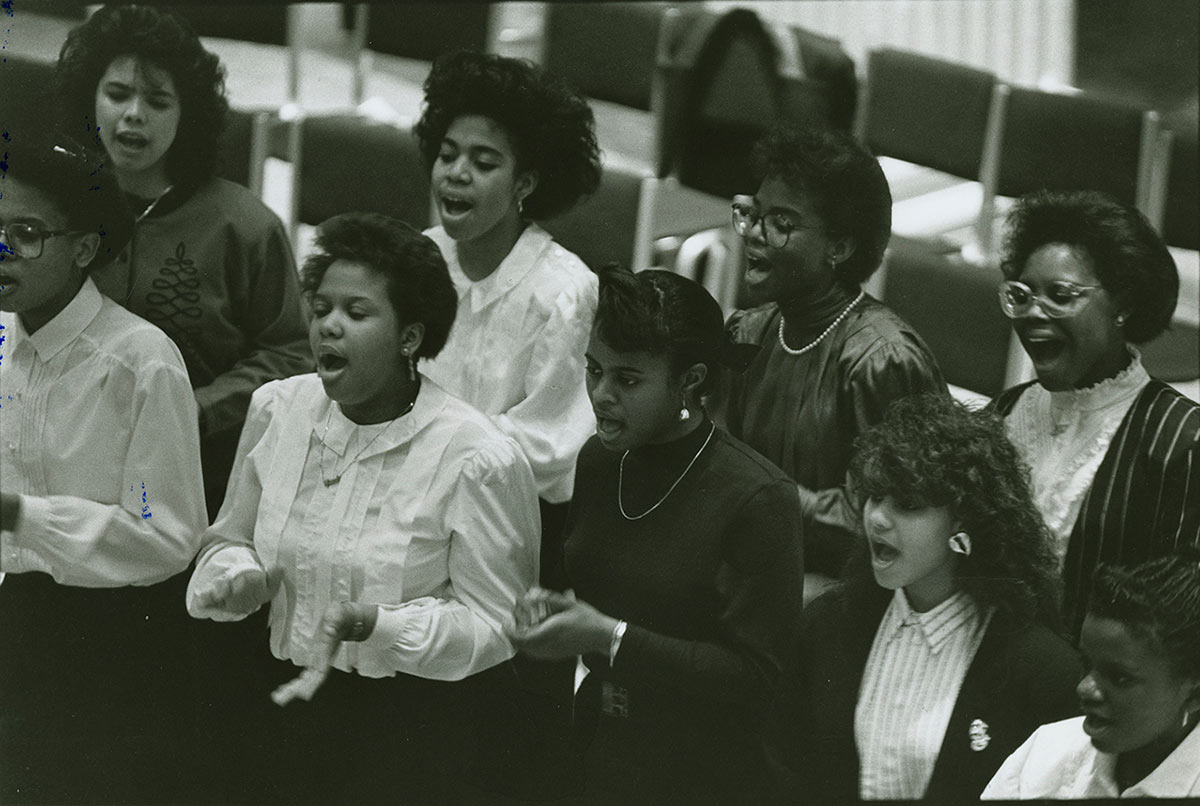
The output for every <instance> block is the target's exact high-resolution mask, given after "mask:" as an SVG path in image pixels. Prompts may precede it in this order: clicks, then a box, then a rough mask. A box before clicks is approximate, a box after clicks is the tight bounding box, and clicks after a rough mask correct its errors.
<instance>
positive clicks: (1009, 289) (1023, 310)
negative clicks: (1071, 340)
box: [1000, 280, 1103, 319]
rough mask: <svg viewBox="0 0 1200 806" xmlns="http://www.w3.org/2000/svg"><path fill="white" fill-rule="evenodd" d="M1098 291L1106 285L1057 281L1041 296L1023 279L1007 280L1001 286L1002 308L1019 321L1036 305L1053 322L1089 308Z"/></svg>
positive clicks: (1047, 287)
mask: <svg viewBox="0 0 1200 806" xmlns="http://www.w3.org/2000/svg"><path fill="white" fill-rule="evenodd" d="M1097 288H1103V286H1099V285H1079V284H1077V283H1071V282H1068V281H1066V280H1055V281H1054V282H1052V283H1049V284H1047V285H1046V288H1045V289H1044V290H1043V291H1042V293H1040V294H1038V293H1035V292H1034V290H1033V289H1032V288H1030V287H1029V286H1027V285H1025V283H1022V282H1020V281H1019V280H1005V281H1004V282H1003V283H1001V284H1000V309H1001V310H1002V311H1004V315H1005V316H1007V317H1008V318H1009V319H1016V318H1017V317H1019V316H1027V315H1028V314H1029V312H1030V311H1032V310H1033V306H1034V305H1035V304H1036V305H1037V306H1038V307H1040V308H1041V309H1042V311H1043V312H1045V314H1046V316H1049V317H1050V318H1051V319H1064V318H1066V317H1068V316H1074V315H1075V314H1077V313H1079V312H1080V311H1082V310H1083V309H1084V308H1085V307H1087V304H1088V300H1089V299H1090V298H1091V292H1092V291H1094V290H1095V289H1097Z"/></svg>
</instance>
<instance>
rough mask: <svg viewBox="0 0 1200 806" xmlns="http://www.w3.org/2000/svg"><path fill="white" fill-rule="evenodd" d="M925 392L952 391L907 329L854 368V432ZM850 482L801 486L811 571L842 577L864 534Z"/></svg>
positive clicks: (850, 383)
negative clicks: (900, 402) (898, 403)
mask: <svg viewBox="0 0 1200 806" xmlns="http://www.w3.org/2000/svg"><path fill="white" fill-rule="evenodd" d="M925 393H935V394H941V395H946V394H949V391H948V390H947V389H946V382H945V381H944V380H943V379H942V373H941V370H940V369H938V366H937V363H936V362H935V361H934V359H933V357H932V356H931V355H930V354H929V352H928V351H927V350H925V349H924V347H923V346H922V345H921V344H920V343H919V342H917V341H915V340H913V339H911V338H909V337H908V335H907V334H904V333H902V334H901V338H897V339H893V340H890V341H888V342H886V343H883V344H881V345H879V346H878V347H876V348H875V349H872V350H870V351H869V352H868V353H866V354H865V355H864V356H863V357H862V358H861V359H860V360H859V361H858V362H857V363H856V364H855V366H854V367H853V368H852V370H851V372H850V374H849V377H848V380H847V383H846V387H845V389H844V390H843V394H844V395H845V397H846V407H847V409H848V410H849V411H850V412H852V415H851V416H852V420H853V424H852V425H850V427H851V428H852V429H853V431H852V433H853V434H855V435H858V434H861V433H863V432H864V431H867V430H868V429H870V428H871V427H872V426H874V425H876V424H878V423H879V422H881V421H882V420H883V416H884V413H885V412H886V411H887V407H888V406H889V405H891V404H892V403H893V402H894V401H896V400H898V399H900V398H902V397H906V396H908V395H919V394H925ZM848 484H849V481H848V480H847V482H846V483H845V484H843V485H842V486H840V487H831V488H828V489H824V490H808V489H806V488H803V487H801V490H800V502H801V506H802V507H803V511H804V540H805V551H806V552H807V555H808V560H809V566H810V570H814V571H820V572H822V573H825V574H829V575H830V576H838V575H839V574H840V573H841V570H842V567H843V566H844V565H845V564H846V559H847V558H848V557H849V554H850V549H851V548H852V546H853V544H854V540H856V539H857V538H858V536H859V535H860V533H861V532H860V527H859V512H858V508H857V506H856V505H855V502H854V497H853V495H852V494H851V493H849V492H848V491H847V490H848V486H847V485H848Z"/></svg>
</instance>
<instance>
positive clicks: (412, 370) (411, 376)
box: [404, 353, 417, 383]
mask: <svg viewBox="0 0 1200 806" xmlns="http://www.w3.org/2000/svg"><path fill="white" fill-rule="evenodd" d="M404 360H405V361H407V362H408V380H409V382H410V383H411V382H413V381H415V380H416V379H417V367H416V364H415V363H414V362H413V357H412V356H411V355H409V354H408V353H405V354H404Z"/></svg>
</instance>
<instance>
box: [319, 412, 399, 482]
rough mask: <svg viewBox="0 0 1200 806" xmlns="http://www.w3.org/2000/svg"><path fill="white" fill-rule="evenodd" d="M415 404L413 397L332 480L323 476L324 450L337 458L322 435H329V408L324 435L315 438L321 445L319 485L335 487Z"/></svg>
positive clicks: (335, 462)
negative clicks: (327, 449)
mask: <svg viewBox="0 0 1200 806" xmlns="http://www.w3.org/2000/svg"><path fill="white" fill-rule="evenodd" d="M416 404H417V399H416V398H415V397H414V398H413V399H412V400H410V401H409V402H408V405H407V406H405V407H404V411H402V412H400V413H399V414H397V415H396V419H395V420H392V421H391V422H390V423H388V424H387V425H386V426H385V427H383V428H381V429H380V430H379V433H377V434H376V435H375V436H373V437H371V439H370V440H369V441H368V442H367V444H366V445H363V446H362V448H360V449H359V451H358V453H356V454H354V458H352V459H351V460H350V461H349V462H346V466H345V467H343V468H342V472H341V473H338V474H337V475H336V476H334V477H333V478H327V477H326V475H325V449H326V448H329V450H330V452H331V453H333V454H334V456H337V451H334V450H333V448H330V447H329V445H328V444H327V443H326V442H325V437H324V434H328V433H329V419H330V418H331V417H332V416H333V407H330V409H329V413H328V414H326V415H325V431H324V434H321V435H318V436H317V440H318V441H320V443H321V483H322V484H324V485H325V486H326V487H332V486H333V485H335V484H337V483H338V482H339V481H341V480H342V476H344V475H346V471H347V470H349V469H350V466H351V465H353V464H354V463H355V462H356V461H358V457H360V456H362V455H363V454H364V453H366V452H367V448H369V447H371V446H372V445H374V444H375V440H377V439H379V438H380V437H381V436H383V435H384V434H386V433H387V432H388V431H390V430H391V428H392V426H393V425H394V424H395V423H396V420H399V419H400V418H401V417H403V416H404V415H406V414H408V413H409V412H410V411H412V410H413V406H415V405H416ZM333 467H334V470H336V469H337V459H334V460H333Z"/></svg>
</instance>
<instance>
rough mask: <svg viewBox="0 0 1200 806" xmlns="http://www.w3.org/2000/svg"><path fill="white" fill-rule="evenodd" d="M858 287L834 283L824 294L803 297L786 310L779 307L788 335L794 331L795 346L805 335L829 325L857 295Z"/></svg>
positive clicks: (815, 332) (817, 331)
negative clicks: (846, 287) (786, 325)
mask: <svg viewBox="0 0 1200 806" xmlns="http://www.w3.org/2000/svg"><path fill="white" fill-rule="evenodd" d="M858 292H859V289H857V288H855V289H853V290H852V291H848V290H846V289H845V288H843V287H842V286H841V285H839V284H837V283H834V284H833V285H831V286H830V287H829V289H828V290H827V291H825V293H824V294H821V295H820V296H818V297H814V298H812V299H804V300H800V301H797V302H795V303H793V304H792V305H789V306H788V308H789V310H788V311H784V310H783V308H782V307H780V312H781V313H782V315H783V316H785V317H787V321H788V330H789V334H788V335H789V336H791V335H792V333H795V334H796V336H795V337H794V338H796V339H797V342H798V344H797V346H799V344H802V343H803V341H801V340H802V339H804V338H805V337H806V336H807V335H809V334H811V335H812V336H816V335H817V334H819V333H821V332H822V331H823V330H825V328H827V327H829V325H830V323H831V322H833V320H834V319H836V318H837V317H839V316H840V315H841V314H842V312H843V311H845V310H846V306H847V305H849V304H850V303H851V302H852V301H853V300H854V298H855V297H856V296H857V295H858Z"/></svg>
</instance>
